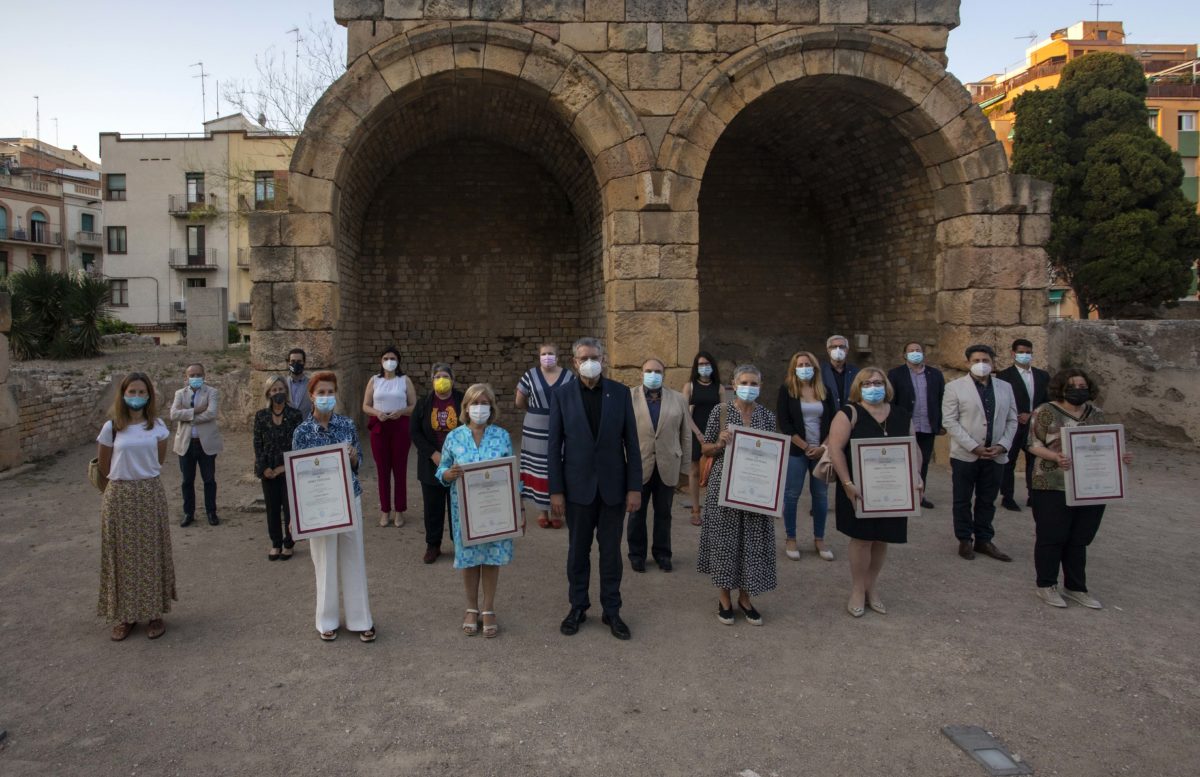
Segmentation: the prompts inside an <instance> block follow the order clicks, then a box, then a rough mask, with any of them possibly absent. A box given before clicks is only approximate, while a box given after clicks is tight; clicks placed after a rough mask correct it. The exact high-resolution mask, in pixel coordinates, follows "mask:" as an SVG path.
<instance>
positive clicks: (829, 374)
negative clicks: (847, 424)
mask: <svg viewBox="0 0 1200 777" xmlns="http://www.w3.org/2000/svg"><path fill="white" fill-rule="evenodd" d="M849 350H850V341H849V340H847V339H846V338H845V337H844V336H842V335H830V336H829V337H828V338H826V340H825V352H826V353H828V354H829V361H826V362H822V364H821V380H822V382H824V384H825V393H827V394H829V396H831V397H833V404H834V406H835V407H837V408H839V409H840V408H841V407H842V405H844V404H846V403H847V402H849V401H850V386H852V385H853V384H854V376H855V375H857V374H858V367H855V366H854V365H853V364H850V363H849V362H847V361H846V354H847V353H849Z"/></svg>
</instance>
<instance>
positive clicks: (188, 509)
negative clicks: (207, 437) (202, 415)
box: [179, 437, 217, 516]
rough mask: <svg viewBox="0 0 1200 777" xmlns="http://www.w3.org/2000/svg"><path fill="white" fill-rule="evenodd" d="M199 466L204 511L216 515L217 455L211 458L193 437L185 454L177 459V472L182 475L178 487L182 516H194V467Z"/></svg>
mask: <svg viewBox="0 0 1200 777" xmlns="http://www.w3.org/2000/svg"><path fill="white" fill-rule="evenodd" d="M197 464H198V465H200V479H201V480H203V481H204V511H205V512H206V513H208V514H209V515H216V514H217V454H215V453H214V454H212V455H211V456H210V455H208V454H207V453H205V452H204V448H202V447H200V440H199V439H197V438H195V437H193V438H192V444H191V445H189V446H188V449H187V453H185V454H183V455H182V456H180V457H179V472H180V473H181V474H182V475H183V482H182V484H181V485H180V488H181V490H182V491H183V514H184V515H191V516H195V515H196V465H197Z"/></svg>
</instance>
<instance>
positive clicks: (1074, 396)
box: [1025, 368, 1133, 610]
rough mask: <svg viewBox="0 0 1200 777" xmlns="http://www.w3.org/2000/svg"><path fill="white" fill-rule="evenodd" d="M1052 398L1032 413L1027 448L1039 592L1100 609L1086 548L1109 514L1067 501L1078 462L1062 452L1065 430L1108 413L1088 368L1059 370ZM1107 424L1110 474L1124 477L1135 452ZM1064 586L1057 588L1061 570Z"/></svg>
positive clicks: (1047, 598)
mask: <svg viewBox="0 0 1200 777" xmlns="http://www.w3.org/2000/svg"><path fill="white" fill-rule="evenodd" d="M1046 393H1047V394H1048V395H1049V397H1050V401H1049V402H1047V403H1046V404H1044V405H1040V406H1039V407H1038V408H1037V409H1035V410H1034V411H1033V416H1032V417H1031V418H1030V419H1029V440H1028V442H1026V445H1025V448H1026V450H1027V451H1028V452H1029V453H1030V454H1032V455H1034V456H1036V457H1037V461H1036V462H1034V467H1033V490H1032V491H1030V492H1029V499H1030V502H1031V504H1032V507H1033V523H1034V526H1035V531H1036V539H1035V540H1034V545H1033V563H1034V567H1035V569H1036V570H1037V595H1038V598H1039V599H1041V600H1042V601H1043V602H1045V603H1046V604H1048V605H1050V606H1051V607H1066V606H1067V603H1066V601H1065V600H1064V598H1063V597H1066V598H1067V599H1070V600H1072V601H1074V602H1077V603H1078V604H1082V605H1083V606H1084V607H1088V608H1091V609H1093V610H1098V609H1100V608H1101V607H1102V605H1101V604H1100V602H1099V601H1098V600H1097V599H1096V598H1095V597H1094V596H1092V595H1091V594H1089V593H1088V589H1087V569H1086V567H1087V547H1088V545H1090V544H1091V542H1092V540H1093V539H1095V538H1096V532H1097V531H1099V529H1100V520H1101V519H1102V518H1103V517H1104V502H1098V503H1093V504H1076V505H1070V504H1068V498H1067V488H1068V483H1067V473H1068V472H1070V471H1071V470H1072V468H1073V465H1074V464H1075V463H1076V462H1073V461H1072V460H1071V457H1070V456H1069V455H1067V453H1065V452H1064V450H1063V442H1064V436H1065V434H1066V433H1067V432H1066V430H1068V429H1074V428H1077V427H1081V426H1100V425H1102V424H1104V411H1102V410H1101V409H1100V408H1099V407H1097V406H1096V405H1094V404H1093V400H1095V398H1096V396H1097V395H1098V394H1099V393H1100V387H1099V386H1098V385H1097V384H1096V382H1095V381H1094V380H1093V379H1092V378H1091V377H1090V376H1089V375H1088V374H1087V373H1086V372H1084V371H1083V370H1080V369H1074V368H1072V369H1065V370H1060V371H1059V372H1058V374H1056V375H1055V376H1054V377H1053V378H1051V379H1050V385H1049V386H1048V387H1047V392H1046ZM1116 432H1117V430H1114V429H1112V428H1111V427H1106V428H1105V433H1106V436H1109V437H1110V441H1111V443H1112V444H1111V446H1110V449H1111V451H1112V454H1113V455H1112V456H1111V458H1110V459H1109V460H1108V461H1107V465H1108V466H1107V467H1106V468H1101V469H1106V470H1107V472H1106V474H1107V475H1108V476H1109V477H1111V478H1112V479H1113V480H1114V481H1117V482H1119V481H1120V480H1121V473H1120V471H1119V470H1120V466H1121V464H1122V463H1124V464H1129V463H1131V462H1132V461H1133V456H1132V454H1130V453H1129V452H1128V451H1124V450H1123V448H1124V445H1123V442H1124V441H1123V439H1122V436H1121V435H1120V434H1118V433H1116ZM1060 568H1061V569H1062V577H1063V588H1062V590H1061V591H1060V590H1059V588H1058V576H1059V569H1060Z"/></svg>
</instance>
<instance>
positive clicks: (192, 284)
mask: <svg viewBox="0 0 1200 777" xmlns="http://www.w3.org/2000/svg"><path fill="white" fill-rule="evenodd" d="M207 285H208V279H207V278H188V279H187V287H188V288H189V289H203V288H204V287H206V286H207Z"/></svg>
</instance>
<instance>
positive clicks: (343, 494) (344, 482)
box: [283, 444, 362, 540]
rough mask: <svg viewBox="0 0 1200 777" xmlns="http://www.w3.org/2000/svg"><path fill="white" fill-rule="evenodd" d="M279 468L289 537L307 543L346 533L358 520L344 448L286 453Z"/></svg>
mask: <svg viewBox="0 0 1200 777" xmlns="http://www.w3.org/2000/svg"><path fill="white" fill-rule="evenodd" d="M283 466H284V468H285V469H284V474H285V475H286V476H287V494H288V508H289V510H290V511H291V528H292V537H293V538H295V539H297V540H307V539H309V538H311V537H320V536H321V535H324V534H337V533H339V532H346V531H350V530H351V529H353V528H354V527H355V526H356V525H358V524H359V522H360V521H361V520H362V516H361V515H359V514H358V501H357V500H356V499H355V498H354V480H353V476H352V474H351V472H350V449H349V448H348V447H347V446H345V445H342V444H336V445H322V446H321V447H319V448H305V449H304V450H301V451H289V452H287V453H285V454H283Z"/></svg>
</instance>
